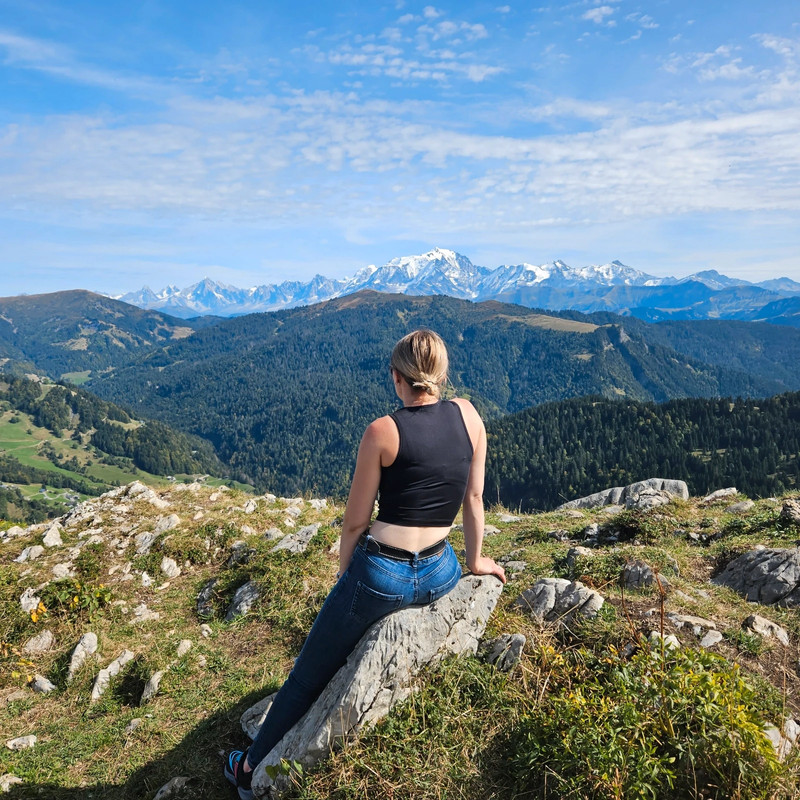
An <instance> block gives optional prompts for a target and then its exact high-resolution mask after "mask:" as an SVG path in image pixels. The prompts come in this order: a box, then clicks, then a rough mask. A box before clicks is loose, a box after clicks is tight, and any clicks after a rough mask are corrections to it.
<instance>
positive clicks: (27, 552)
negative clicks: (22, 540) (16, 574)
mask: <svg viewBox="0 0 800 800" xmlns="http://www.w3.org/2000/svg"><path fill="white" fill-rule="evenodd" d="M42 553H44V547H42V546H41V545H40V544H34V545H31V546H30V547H26V548H25V549H24V550H23V551H22V552H21V553H20V554H19V555H18V556H17V557H16V558H15V559H14V561H15V562H16V563H17V564H24V563H25V562H26V561H35V560H36V559H37V558H39V556H40V555H41V554H42Z"/></svg>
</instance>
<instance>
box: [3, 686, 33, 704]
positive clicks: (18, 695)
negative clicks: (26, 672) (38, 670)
mask: <svg viewBox="0 0 800 800" xmlns="http://www.w3.org/2000/svg"><path fill="white" fill-rule="evenodd" d="M27 699H28V693H27V692H23V691H22V689H17V690H16V691H15V692H11V694H9V695H6V696H5V698H4V700H5V702H6V703H17V702H19V701H20V700H27Z"/></svg>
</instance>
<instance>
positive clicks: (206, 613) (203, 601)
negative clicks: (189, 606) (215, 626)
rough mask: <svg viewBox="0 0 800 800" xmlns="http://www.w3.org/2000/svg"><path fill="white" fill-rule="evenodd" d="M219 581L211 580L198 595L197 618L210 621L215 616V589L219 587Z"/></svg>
mask: <svg viewBox="0 0 800 800" xmlns="http://www.w3.org/2000/svg"><path fill="white" fill-rule="evenodd" d="M217 580H218V579H217V578H211V579H210V580H208V581H206V582H205V583H204V584H203V588H202V589H200V591H199V592H198V594H197V616H198V617H200V619H210V618H211V617H213V616H214V602H213V601H214V587H215V586H216V585H217ZM209 630H211V629H210V628H209Z"/></svg>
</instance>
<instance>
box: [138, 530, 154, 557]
mask: <svg viewBox="0 0 800 800" xmlns="http://www.w3.org/2000/svg"><path fill="white" fill-rule="evenodd" d="M157 538H158V534H157V533H156V532H155V531H145V532H144V533H140V534H138V535H137V536H136V538H135V539H134V540H133V541H134V543H135V544H136V555H138V556H146V555H147V554H148V553H149V552H150V548H151V547H152V546H153V542H155V540H156V539H157Z"/></svg>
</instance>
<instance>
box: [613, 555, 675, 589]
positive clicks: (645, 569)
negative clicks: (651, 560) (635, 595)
mask: <svg viewBox="0 0 800 800" xmlns="http://www.w3.org/2000/svg"><path fill="white" fill-rule="evenodd" d="M621 579H622V583H623V585H624V586H625V588H626V589H649V588H650V587H651V586H655V587H656V588H658V584H659V582H660V583H661V588H662V589H663V590H664V591H666V590H668V589H669V588H671V587H670V583H669V581H668V580H667V579H666V578H665V577H664V576H663V575H659V576H658V580H656V573H655V572H653V568H652V567H651V566H650V565H649V564H647V563H646V562H644V561H640V560H638V559H635V560H633V561H629V562H628V563H627V564H625V566H624V567H623V568H622V575H621Z"/></svg>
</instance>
